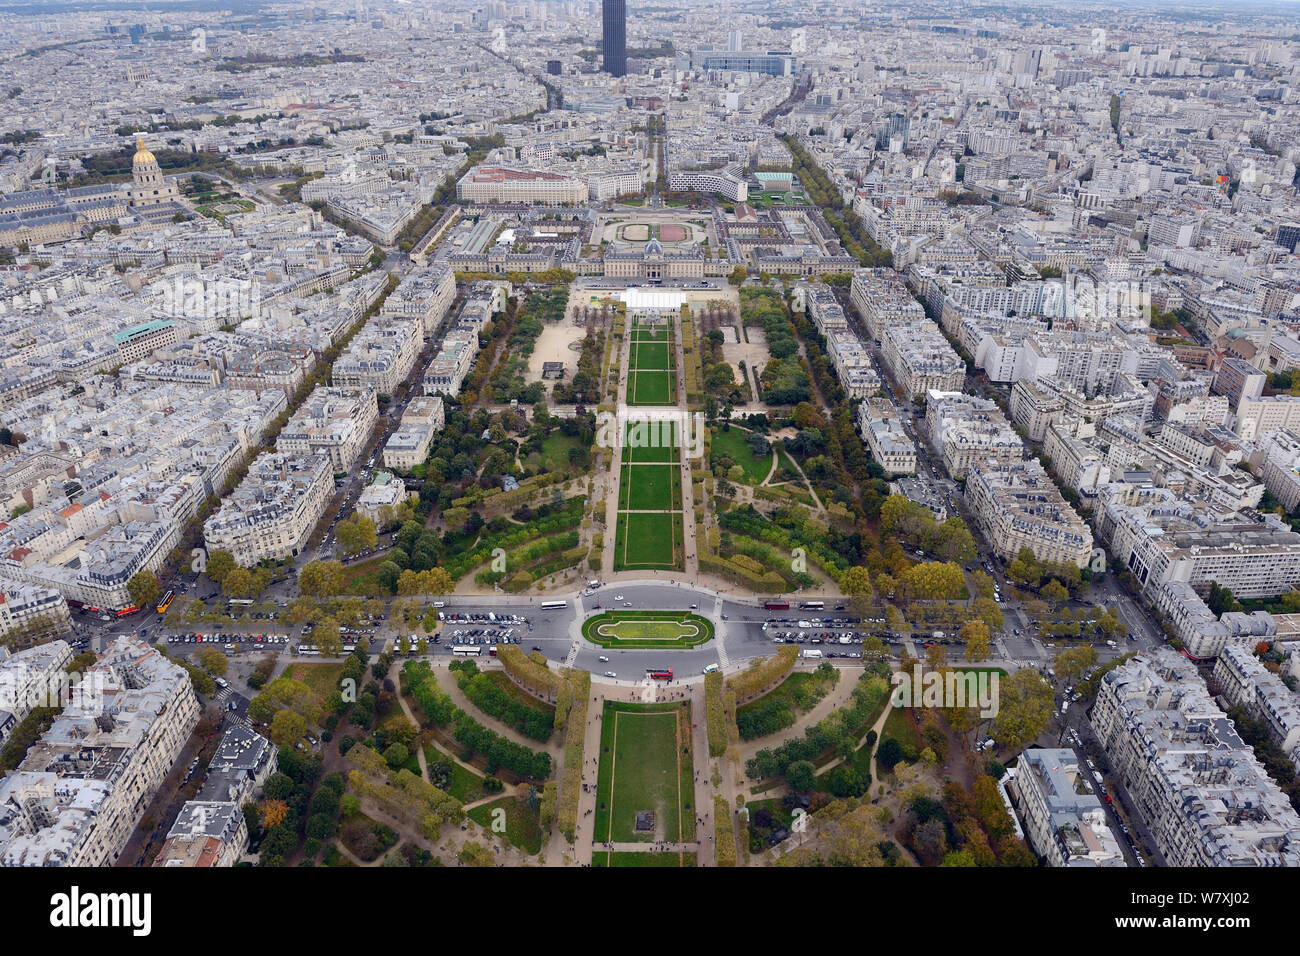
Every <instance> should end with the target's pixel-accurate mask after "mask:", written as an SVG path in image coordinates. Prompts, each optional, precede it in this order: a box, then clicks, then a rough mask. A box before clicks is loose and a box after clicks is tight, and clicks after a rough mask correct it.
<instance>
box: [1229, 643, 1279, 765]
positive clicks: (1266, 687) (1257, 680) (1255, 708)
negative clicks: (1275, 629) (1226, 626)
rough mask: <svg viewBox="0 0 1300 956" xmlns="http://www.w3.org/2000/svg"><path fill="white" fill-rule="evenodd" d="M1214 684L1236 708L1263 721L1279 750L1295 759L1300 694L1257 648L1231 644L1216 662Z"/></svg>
mask: <svg viewBox="0 0 1300 956" xmlns="http://www.w3.org/2000/svg"><path fill="white" fill-rule="evenodd" d="M1214 683H1215V684H1216V685H1217V686H1218V689H1219V694H1220V695H1221V696H1222V697H1223V698H1224V699H1225V700H1227V701H1228V703H1229V704H1230V705H1231V706H1233V707H1240V708H1241V709H1242V710H1244V711H1245V712H1246V714H1247V715H1248V716H1249V717H1251V718H1252V719H1254V720H1258V721H1262V722H1263V724H1264V726H1265V727H1267V728H1268V735H1269V737H1270V739H1272V741H1273V743H1275V744H1277V746H1278V749H1279V750H1281V751H1282V752H1283V753H1284V754H1286V755H1287V757H1288V758H1290V759H1291V760H1293V761H1294V760H1295V759H1296V757H1297V755H1298V753H1297V752H1298V751H1300V696H1297V695H1296V692H1295V691H1293V690H1292V689H1291V688H1289V687H1287V686H1286V684H1285V683H1284V682H1283V680H1282V678H1281V677H1279V676H1278V675H1276V674H1274V673H1273V672H1272V671H1270V670H1269V669H1268V668H1266V667H1265V666H1264V662H1263V661H1261V660H1260V659H1259V658H1258V657H1256V656H1255V654H1254V651H1253V648H1250V647H1246V646H1245V645H1242V644H1230V645H1228V646H1227V647H1225V648H1224V649H1223V650H1222V651H1220V652H1219V657H1218V660H1216V661H1215V662H1214Z"/></svg>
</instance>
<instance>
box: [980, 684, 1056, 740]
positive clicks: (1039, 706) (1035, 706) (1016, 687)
mask: <svg viewBox="0 0 1300 956" xmlns="http://www.w3.org/2000/svg"><path fill="white" fill-rule="evenodd" d="M1000 683H1001V688H1002V697H1001V700H1000V701H999V710H998V715H997V717H995V718H994V720H993V735H994V736H995V737H997V739H998V742H999V743H1000V744H1001V745H1002V746H1004V747H1006V748H1008V749H1011V750H1020V749H1021V748H1022V747H1024V746H1025V745H1026V744H1028V743H1032V742H1033V741H1034V740H1036V739H1038V736H1039V735H1040V734H1041V733H1042V732H1043V731H1044V730H1045V729H1046V728H1047V725H1048V723H1049V722H1050V721H1051V719H1052V714H1053V713H1054V711H1055V708H1054V707H1053V694H1052V687H1051V685H1050V684H1048V683H1047V682H1046V681H1045V680H1043V678H1042V677H1041V676H1040V675H1039V673H1038V672H1037V671H1035V670H1029V669H1026V670H1019V671H1016V672H1015V673H1014V674H1012V675H1011V676H1009V677H1006V678H1004V679H1003V680H1002V681H1001V682H1000Z"/></svg>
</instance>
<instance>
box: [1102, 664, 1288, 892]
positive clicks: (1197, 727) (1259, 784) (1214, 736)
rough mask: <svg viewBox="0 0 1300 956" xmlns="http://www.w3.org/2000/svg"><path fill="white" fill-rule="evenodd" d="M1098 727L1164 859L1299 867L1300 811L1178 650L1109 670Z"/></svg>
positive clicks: (1179, 863)
mask: <svg viewBox="0 0 1300 956" xmlns="http://www.w3.org/2000/svg"><path fill="white" fill-rule="evenodd" d="M1092 726H1093V730H1094V731H1096V734H1097V737H1098V739H1099V740H1100V741H1101V745H1102V747H1103V748H1104V749H1105V751H1106V756H1107V758H1108V760H1109V762H1110V769H1111V772H1112V773H1113V774H1114V775H1115V776H1116V778H1117V779H1118V780H1119V782H1120V785H1121V786H1122V787H1123V788H1124V789H1125V790H1126V791H1127V793H1128V795H1129V798H1130V799H1131V801H1132V803H1133V805H1134V806H1135V807H1136V808H1137V811H1138V813H1139V814H1140V815H1141V817H1142V819H1143V822H1144V823H1145V824H1146V828H1147V831H1148V832H1149V833H1150V834H1151V837H1152V839H1153V840H1154V841H1155V844H1156V848H1157V849H1158V850H1159V851H1160V853H1161V855H1162V856H1163V857H1164V862H1165V864H1166V865H1168V866H1300V816H1297V815H1296V812H1295V810H1294V809H1292V807H1291V801H1290V800H1288V799H1287V797H1286V795H1285V794H1284V793H1282V791H1281V790H1279V789H1278V787H1277V784H1275V783H1274V782H1273V781H1272V779H1270V778H1269V776H1268V774H1267V773H1266V772H1265V770H1264V768H1263V766H1262V765H1261V764H1260V762H1259V760H1258V759H1257V758H1256V757H1255V754H1254V752H1253V751H1252V750H1251V748H1250V747H1249V746H1248V745H1247V744H1246V743H1245V742H1244V741H1243V740H1242V739H1241V737H1240V736H1239V735H1238V734H1237V731H1236V728H1235V727H1233V725H1232V722H1231V721H1230V720H1228V717H1227V715H1226V714H1224V713H1223V711H1221V710H1220V709H1219V708H1218V706H1217V705H1216V704H1215V703H1214V701H1213V700H1212V699H1211V698H1210V695H1209V693H1208V691H1207V690H1206V688H1205V683H1204V682H1203V681H1202V680H1201V678H1200V675H1199V674H1198V673H1197V670H1196V666H1195V665H1194V664H1193V663H1192V662H1191V661H1189V660H1187V659H1186V658H1185V657H1183V656H1182V655H1181V654H1179V653H1178V652H1177V651H1175V650H1173V649H1172V648H1169V647H1158V648H1155V649H1154V650H1152V651H1151V652H1149V653H1146V654H1142V655H1140V656H1138V657H1134V658H1132V659H1131V660H1129V661H1128V662H1127V663H1126V664H1124V665H1123V666H1121V667H1117V668H1116V669H1115V670H1113V671H1111V672H1110V673H1109V674H1106V675H1105V677H1103V678H1102V681H1101V688H1100V690H1099V691H1098V693H1097V703H1096V705H1095V706H1094V708H1093V712H1092Z"/></svg>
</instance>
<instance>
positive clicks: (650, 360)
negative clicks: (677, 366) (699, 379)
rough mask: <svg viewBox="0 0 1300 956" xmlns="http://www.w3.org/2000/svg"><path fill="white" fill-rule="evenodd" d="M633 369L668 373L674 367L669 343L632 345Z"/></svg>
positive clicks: (637, 343) (639, 343)
mask: <svg viewBox="0 0 1300 956" xmlns="http://www.w3.org/2000/svg"><path fill="white" fill-rule="evenodd" d="M629 367H630V368H632V369H637V370H640V371H655V370H659V371H667V370H669V369H672V368H673V367H674V362H673V357H672V354H671V353H670V352H669V351H668V343H667V342H634V343H632V364H631V365H630V366H629Z"/></svg>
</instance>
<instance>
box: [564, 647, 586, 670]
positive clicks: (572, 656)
mask: <svg viewBox="0 0 1300 956" xmlns="http://www.w3.org/2000/svg"><path fill="white" fill-rule="evenodd" d="M581 649H582V645H581V644H580V643H579V642H577V641H574V642H573V643H572V644H570V645H569V653H568V656H566V657H565V658H564V666H565V667H572V666H573V664H574V662H575V661H576V660H577V659H578V651H579V650H581Z"/></svg>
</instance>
